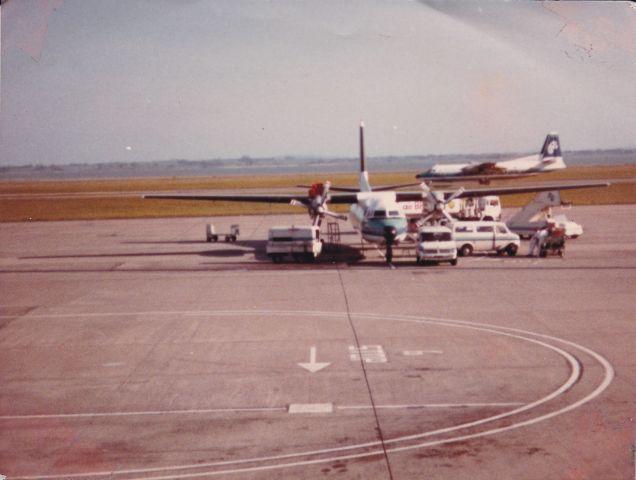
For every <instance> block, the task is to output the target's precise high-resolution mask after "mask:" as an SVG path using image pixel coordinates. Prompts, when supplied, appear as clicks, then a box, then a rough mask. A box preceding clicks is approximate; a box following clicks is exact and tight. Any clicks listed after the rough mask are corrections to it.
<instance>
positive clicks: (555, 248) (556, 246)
mask: <svg viewBox="0 0 636 480" xmlns="http://www.w3.org/2000/svg"><path fill="white" fill-rule="evenodd" d="M564 254H565V229H563V228H554V229H552V230H551V231H550V233H549V234H548V236H547V237H546V238H545V240H544V241H543V243H542V244H541V249H540V251H539V255H540V256H541V257H547V256H548V255H558V256H559V257H562V256H563V255H564Z"/></svg>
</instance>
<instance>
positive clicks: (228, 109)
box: [0, 0, 636, 165]
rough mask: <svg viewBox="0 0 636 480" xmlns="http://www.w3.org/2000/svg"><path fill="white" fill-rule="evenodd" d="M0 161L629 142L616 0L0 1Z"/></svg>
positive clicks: (624, 38)
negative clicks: (549, 139)
mask: <svg viewBox="0 0 636 480" xmlns="http://www.w3.org/2000/svg"><path fill="white" fill-rule="evenodd" d="M1 16H2V19H1V34H2V66H1V84H0V88H1V102H2V103H1V118H2V146H1V158H0V164H2V165H27V164H43V165H51V164H68V163H101V162H137V161H154V160H168V159H188V160H200V159H216V158H236V157H242V156H250V157H254V158H256V157H270V156H286V155H295V156H317V157H325V158H327V157H355V156H357V154H358V138H357V129H358V124H359V122H360V121H361V120H364V122H365V125H366V130H365V140H366V153H367V155H368V156H386V155H396V156H400V155H431V154H469V153H496V152H524V153H525V152H529V153H534V152H538V150H539V149H540V147H541V145H542V143H543V140H544V138H545V135H546V134H547V133H548V132H550V131H557V132H559V134H560V136H561V144H562V147H563V149H564V150H583V149H607V148H633V147H636V133H635V132H636V114H635V112H636V109H635V105H636V8H635V7H634V5H633V4H631V3H629V2H507V3H504V2H478V1H475V2H446V1H444V2H442V1H438V2H418V1H409V0H384V1H380V0H338V1H335V0H324V1H319V2H317V1H311V0H294V1H283V0H270V1H267V0H258V1H243V0H110V1H107V2H104V1H103V0H19V1H18V0H7V1H3V2H2V7H1Z"/></svg>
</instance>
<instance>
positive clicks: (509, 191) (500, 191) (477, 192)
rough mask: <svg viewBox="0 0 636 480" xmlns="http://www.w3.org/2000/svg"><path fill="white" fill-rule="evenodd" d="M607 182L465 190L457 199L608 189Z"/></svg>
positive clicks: (547, 183) (549, 183)
mask: <svg viewBox="0 0 636 480" xmlns="http://www.w3.org/2000/svg"><path fill="white" fill-rule="evenodd" d="M609 186H610V183H609V182H599V181H596V182H591V181H589V182H588V181H581V182H568V183H557V182H546V183H541V184H538V185H519V186H515V187H513V186H510V187H488V188H466V189H465V190H464V192H463V193H462V194H461V195H459V197H460V198H461V197H483V196H486V195H514V194H516V193H532V192H549V191H550V190H575V189H577V188H599V187H609Z"/></svg>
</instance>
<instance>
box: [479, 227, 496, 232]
mask: <svg viewBox="0 0 636 480" xmlns="http://www.w3.org/2000/svg"><path fill="white" fill-rule="evenodd" d="M477 231H478V232H480V233H493V232H494V229H493V228H492V227H477Z"/></svg>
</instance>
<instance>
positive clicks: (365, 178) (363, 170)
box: [359, 122, 371, 192]
mask: <svg viewBox="0 0 636 480" xmlns="http://www.w3.org/2000/svg"><path fill="white" fill-rule="evenodd" d="M359 178H360V180H359V183H360V191H361V192H370V191H371V185H370V184H369V173H368V172H367V167H366V165H365V158H364V122H360V177H359Z"/></svg>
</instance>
